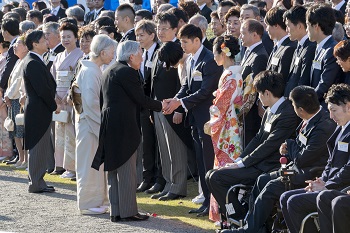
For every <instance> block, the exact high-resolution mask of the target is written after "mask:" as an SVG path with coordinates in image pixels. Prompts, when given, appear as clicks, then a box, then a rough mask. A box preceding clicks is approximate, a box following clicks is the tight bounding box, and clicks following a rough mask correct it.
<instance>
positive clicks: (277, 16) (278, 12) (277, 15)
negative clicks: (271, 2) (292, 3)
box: [265, 7, 286, 30]
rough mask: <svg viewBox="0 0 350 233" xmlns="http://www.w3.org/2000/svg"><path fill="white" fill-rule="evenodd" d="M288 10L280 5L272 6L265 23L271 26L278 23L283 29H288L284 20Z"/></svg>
mask: <svg viewBox="0 0 350 233" xmlns="http://www.w3.org/2000/svg"><path fill="white" fill-rule="evenodd" d="M284 12H286V9H283V8H280V7H273V8H271V9H270V10H269V11H268V12H267V13H266V16H265V23H266V24H268V25H270V26H275V25H278V26H280V27H281V28H282V29H283V30H286V24H285V23H284V21H283V14H284Z"/></svg>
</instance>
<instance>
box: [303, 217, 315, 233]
mask: <svg viewBox="0 0 350 233" xmlns="http://www.w3.org/2000/svg"><path fill="white" fill-rule="evenodd" d="M317 216H318V212H312V213H310V214H308V215H306V216H305V218H304V219H303V221H302V222H301V227H300V233H304V226H305V223H306V221H307V220H308V219H309V218H312V217H317Z"/></svg>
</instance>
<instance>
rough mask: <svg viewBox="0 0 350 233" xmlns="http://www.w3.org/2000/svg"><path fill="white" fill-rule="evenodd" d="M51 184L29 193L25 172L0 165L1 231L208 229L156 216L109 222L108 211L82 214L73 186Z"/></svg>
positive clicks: (192, 232)
mask: <svg viewBox="0 0 350 233" xmlns="http://www.w3.org/2000/svg"><path fill="white" fill-rule="evenodd" d="M54 186H55V188H56V190H57V192H56V193H51V194H31V193H28V192H27V188H28V185H27V178H26V176H25V175H22V174H19V173H18V172H15V171H10V170H6V169H3V168H1V167H0V197H1V204H0V232H1V231H8V232H84V233H87V232H139V233H143V232H146V233H148V232H149V233H153V232H183V233H185V232H188V233H202V232H203V233H204V232H208V231H204V230H201V229H198V228H194V227H192V226H189V225H186V224H183V223H181V222H178V221H173V220H169V219H161V218H158V217H157V218H150V220H148V221H145V222H128V223H112V222H110V221H109V215H108V214H104V215H95V216H91V215H90V216H82V215H80V214H79V213H78V212H77V209H76V192H75V190H74V189H75V188H74V187H72V186H71V185H64V184H54Z"/></svg>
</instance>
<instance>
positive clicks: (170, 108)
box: [162, 98, 181, 115]
mask: <svg viewBox="0 0 350 233" xmlns="http://www.w3.org/2000/svg"><path fill="white" fill-rule="evenodd" d="M180 105H181V101H180V100H179V99H176V98H173V99H164V100H163V101H162V112H163V114H164V115H169V114H171V113H173V112H174V110H175V109H177V108H178V107H179V106H180Z"/></svg>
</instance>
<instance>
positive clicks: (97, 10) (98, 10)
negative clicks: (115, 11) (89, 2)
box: [95, 7, 103, 14]
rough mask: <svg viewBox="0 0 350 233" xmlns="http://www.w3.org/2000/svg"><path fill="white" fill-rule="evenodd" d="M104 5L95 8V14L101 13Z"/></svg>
mask: <svg viewBox="0 0 350 233" xmlns="http://www.w3.org/2000/svg"><path fill="white" fill-rule="evenodd" d="M102 8H103V7H101V8H100V9H95V14H98V13H100V11H101V10H102Z"/></svg>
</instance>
